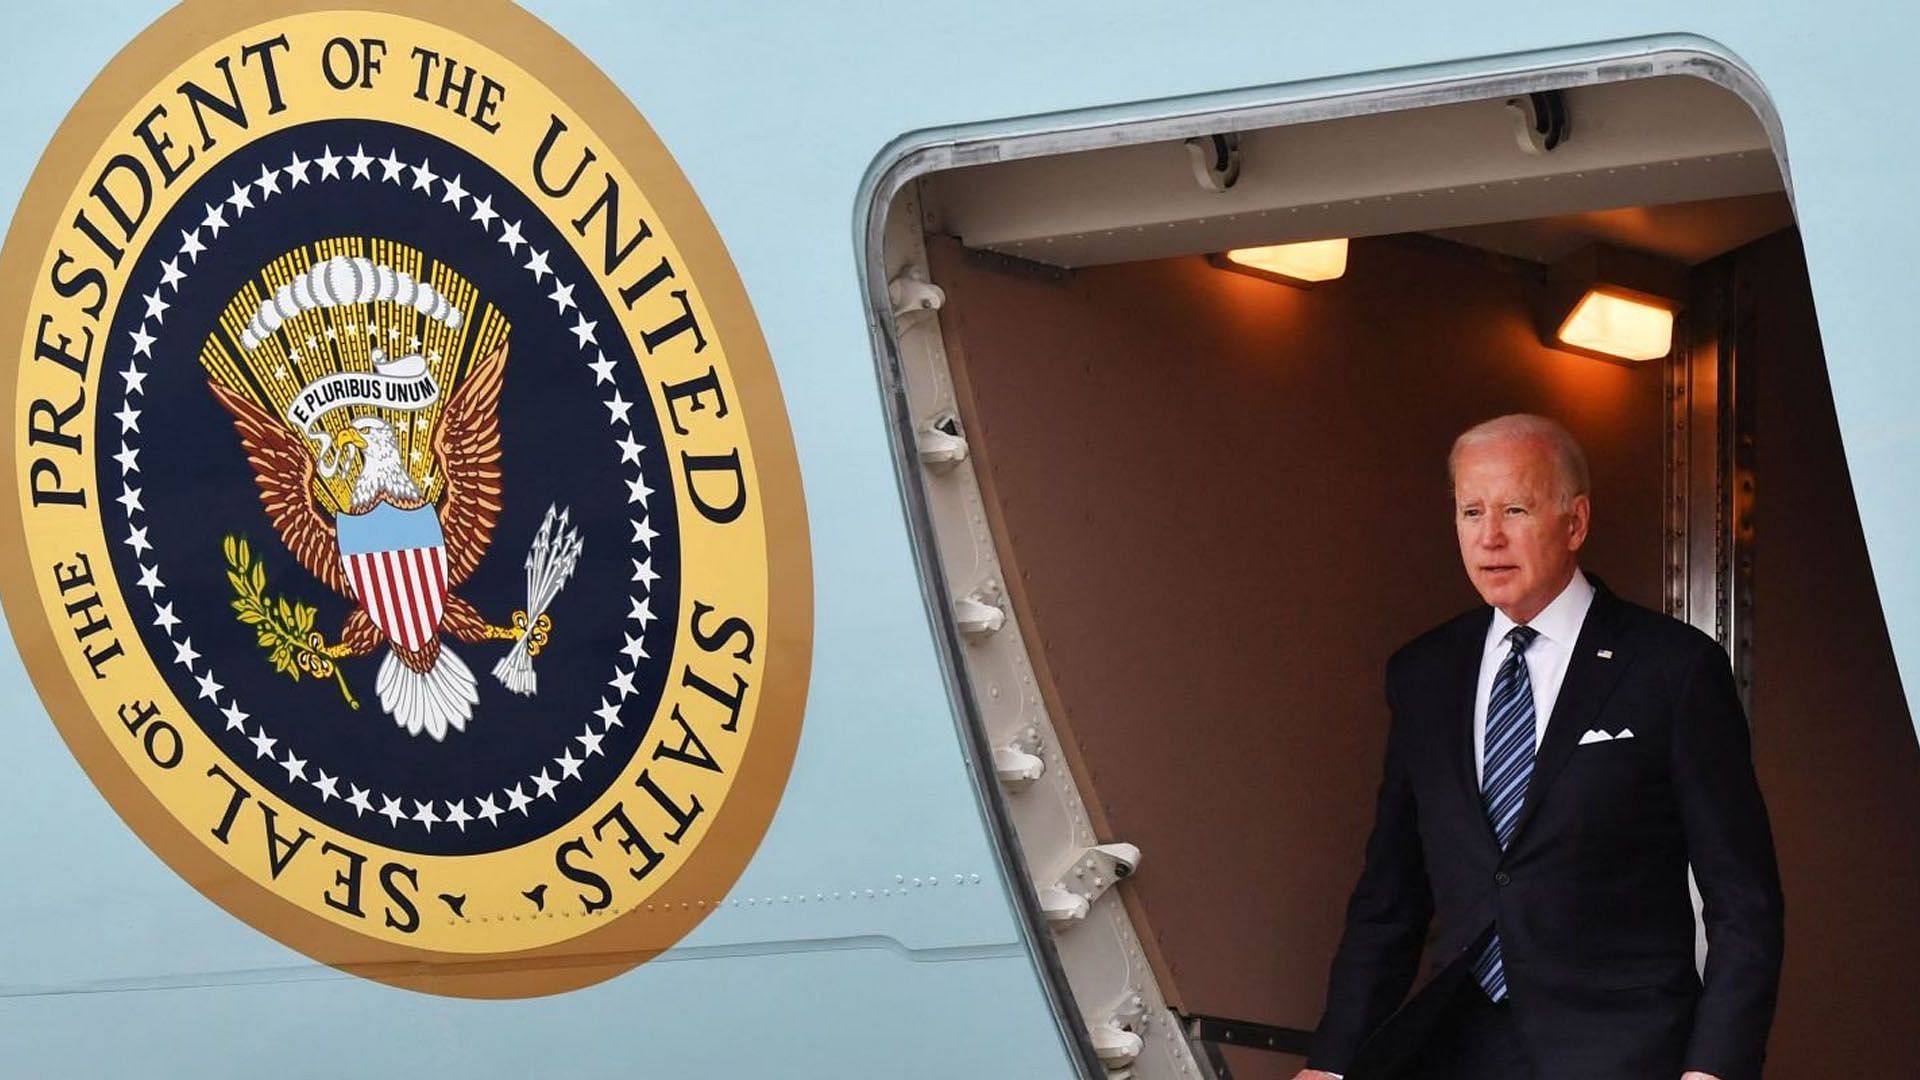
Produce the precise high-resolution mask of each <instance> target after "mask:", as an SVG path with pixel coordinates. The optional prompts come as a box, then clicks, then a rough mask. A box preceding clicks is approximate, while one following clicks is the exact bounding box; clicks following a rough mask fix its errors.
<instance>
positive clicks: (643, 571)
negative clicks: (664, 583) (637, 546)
mask: <svg viewBox="0 0 1920 1080" xmlns="http://www.w3.org/2000/svg"><path fill="white" fill-rule="evenodd" d="M633 580H635V581H638V582H640V583H641V584H642V585H644V586H646V587H647V588H649V589H651V588H653V583H654V582H656V581H659V580H660V575H659V574H658V573H657V572H655V571H654V569H653V560H652V559H635V560H633Z"/></svg>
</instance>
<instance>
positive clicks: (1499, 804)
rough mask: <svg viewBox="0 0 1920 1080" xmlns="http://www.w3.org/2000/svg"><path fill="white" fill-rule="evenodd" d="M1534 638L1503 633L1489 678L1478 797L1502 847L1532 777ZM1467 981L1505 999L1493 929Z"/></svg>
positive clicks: (1524, 632)
mask: <svg viewBox="0 0 1920 1080" xmlns="http://www.w3.org/2000/svg"><path fill="white" fill-rule="evenodd" d="M1539 636H1540V631H1538V630H1535V629H1534V628H1532V627H1530V626H1516V627H1514V628H1513V629H1512V630H1509V631H1507V640H1508V641H1509V642H1511V643H1512V646H1513V647H1512V649H1511V650H1509V651H1508V653H1507V658H1506V660H1505V661H1504V662H1503V663H1501V665H1500V671H1499V673H1498V674H1496V675H1495V676H1494V677H1493V691H1492V692H1491V693H1490V694H1488V695H1487V734H1486V748H1487V749H1486V754H1485V763H1484V764H1483V765H1482V766H1481V772H1480V775H1481V780H1480V797H1481V800H1482V801H1483V802H1484V803H1485V804H1486V808H1487V822H1488V823H1489V824H1491V825H1492V826H1493V835H1494V836H1495V837H1497V838H1498V839H1499V841H1500V847H1501V848H1502V849H1505V848H1506V846H1507V841H1509V840H1512V839H1513V827H1514V825H1516V824H1517V823H1518V822H1519V820H1520V805H1521V804H1522V803H1523V802H1525V801H1526V797H1527V781H1528V780H1530V779H1532V778H1533V749H1534V748H1533V737H1534V713H1533V682H1532V680H1530V679H1528V678H1527V664H1526V660H1525V655H1526V651H1527V646H1529V645H1531V644H1533V639H1534V638H1537V637H1539ZM1473 977H1474V979H1475V981H1477V982H1479V984H1480V988H1481V989H1483V990H1485V991H1486V992H1487V996H1488V997H1489V998H1492V999H1493V1000H1494V1001H1504V1000H1505V999H1506V996H1507V965H1506V962H1505V961H1504V960H1503V959H1502V958H1501V956H1500V934H1499V931H1498V930H1495V932H1494V935H1493V938H1492V939H1491V940H1490V941H1488V942H1487V948H1486V951H1485V952H1483V953H1481V954H1480V959H1479V960H1477V961H1475V962H1474V965H1473Z"/></svg>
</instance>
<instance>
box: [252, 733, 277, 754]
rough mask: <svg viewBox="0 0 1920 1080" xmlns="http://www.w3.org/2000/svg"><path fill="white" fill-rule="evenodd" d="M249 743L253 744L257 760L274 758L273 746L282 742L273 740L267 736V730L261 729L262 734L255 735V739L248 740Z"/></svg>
mask: <svg viewBox="0 0 1920 1080" xmlns="http://www.w3.org/2000/svg"><path fill="white" fill-rule="evenodd" d="M247 741H248V742H250V743H252V744H253V756H254V757H256V758H263V757H272V756H273V744H274V743H277V742H279V741H280V740H279V739H275V738H271V737H270V736H268V735H267V729H266V728H261V729H260V734H258V735H255V736H254V737H253V738H251V739H248V740H247Z"/></svg>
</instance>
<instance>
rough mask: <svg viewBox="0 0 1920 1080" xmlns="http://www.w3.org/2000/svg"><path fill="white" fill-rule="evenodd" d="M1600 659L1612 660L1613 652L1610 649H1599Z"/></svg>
mask: <svg viewBox="0 0 1920 1080" xmlns="http://www.w3.org/2000/svg"><path fill="white" fill-rule="evenodd" d="M1600 659H1602V660H1611V659H1613V650H1612V649H1601V650H1600Z"/></svg>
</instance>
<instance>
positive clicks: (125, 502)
mask: <svg viewBox="0 0 1920 1080" xmlns="http://www.w3.org/2000/svg"><path fill="white" fill-rule="evenodd" d="M113 501H114V502H117V503H119V504H120V505H121V506H124V507H126V508H127V516H128V517H132V516H133V514H134V511H136V510H145V509H146V506H145V505H143V504H142V503H141V502H140V489H139V488H137V487H130V488H126V489H124V490H122V491H121V492H120V497H119V498H117V499H115V500H113Z"/></svg>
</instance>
